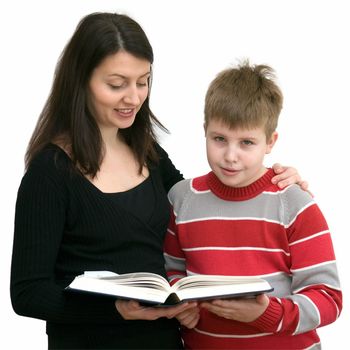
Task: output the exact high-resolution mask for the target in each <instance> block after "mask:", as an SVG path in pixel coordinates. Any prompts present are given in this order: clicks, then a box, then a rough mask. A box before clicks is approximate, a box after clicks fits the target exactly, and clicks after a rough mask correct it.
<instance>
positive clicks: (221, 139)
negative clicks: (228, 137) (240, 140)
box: [214, 136, 225, 142]
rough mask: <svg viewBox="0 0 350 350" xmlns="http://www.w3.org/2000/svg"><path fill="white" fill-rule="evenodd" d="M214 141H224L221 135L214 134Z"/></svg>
mask: <svg viewBox="0 0 350 350" xmlns="http://www.w3.org/2000/svg"><path fill="white" fill-rule="evenodd" d="M214 141H217V142H224V141H225V138H224V137H222V136H215V137H214Z"/></svg>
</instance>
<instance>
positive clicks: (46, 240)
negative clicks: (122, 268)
mask: <svg viewBox="0 0 350 350" xmlns="http://www.w3.org/2000/svg"><path fill="white" fill-rule="evenodd" d="M65 191H66V190H65V187H64V182H63V181H62V177H61V174H60V173H59V172H58V171H57V169H56V168H55V166H54V161H52V162H50V163H49V164H46V163H45V164H41V163H40V162H35V164H32V166H30V168H29V169H28V171H27V172H26V174H25V175H24V177H23V179H22V181H21V184H20V187H19V190H18V195H17V202H16V213H15V232H14V241H13V253H12V264H11V286H10V289H11V301H12V305H13V308H14V311H15V312H16V313H18V314H19V315H22V316H28V317H34V318H39V319H43V320H47V321H52V322H62V323H63V322H64V323H105V322H120V321H121V316H120V315H119V314H118V313H117V311H116V308H115V306H114V301H113V300H109V299H108V300H106V299H103V298H100V299H98V300H97V298H95V299H94V302H91V300H90V299H89V296H82V295H79V297H78V296H76V295H68V293H66V292H64V282H63V281H62V280H59V278H58V277H57V276H56V274H55V265H56V258H57V255H58V252H59V250H60V243H61V241H62V239H63V232H64V227H65V222H66V211H67V206H68V199H67V198H66V194H65Z"/></svg>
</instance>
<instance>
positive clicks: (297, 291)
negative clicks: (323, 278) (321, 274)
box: [293, 283, 341, 299]
mask: <svg viewBox="0 0 350 350" xmlns="http://www.w3.org/2000/svg"><path fill="white" fill-rule="evenodd" d="M320 284H321V285H322V286H325V287H328V288H330V289H334V290H337V291H339V292H340V291H341V289H340V288H338V287H335V286H332V285H330V284H328V283H314V284H308V285H305V286H303V287H301V288H299V289H294V290H293V294H298V293H300V292H302V291H303V290H304V289H307V288H310V287H313V286H319V285H320ZM318 290H320V291H322V289H318ZM323 292H324V293H326V292H325V291H323ZM328 296H329V297H330V298H331V299H333V298H332V297H331V296H330V295H328Z"/></svg>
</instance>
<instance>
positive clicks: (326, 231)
mask: <svg viewBox="0 0 350 350" xmlns="http://www.w3.org/2000/svg"><path fill="white" fill-rule="evenodd" d="M327 233H329V230H325V231H321V232H318V233H315V234H313V235H311V236H309V237H305V238H302V239H299V240H297V241H295V242H293V243H290V244H289V246H292V245H294V244H299V243H302V242H305V241H307V240H309V239H313V238H315V237H318V236H322V235H325V234H327Z"/></svg>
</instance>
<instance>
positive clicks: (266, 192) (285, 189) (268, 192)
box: [262, 185, 293, 195]
mask: <svg viewBox="0 0 350 350" xmlns="http://www.w3.org/2000/svg"><path fill="white" fill-rule="evenodd" d="M292 186H293V185H289V186H287V187H285V188H283V189H282V190H278V191H274V192H272V191H263V192H262V193H264V194H270V195H279V194H281V193H284V192H287V191H288V189H289V188H290V187H292Z"/></svg>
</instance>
